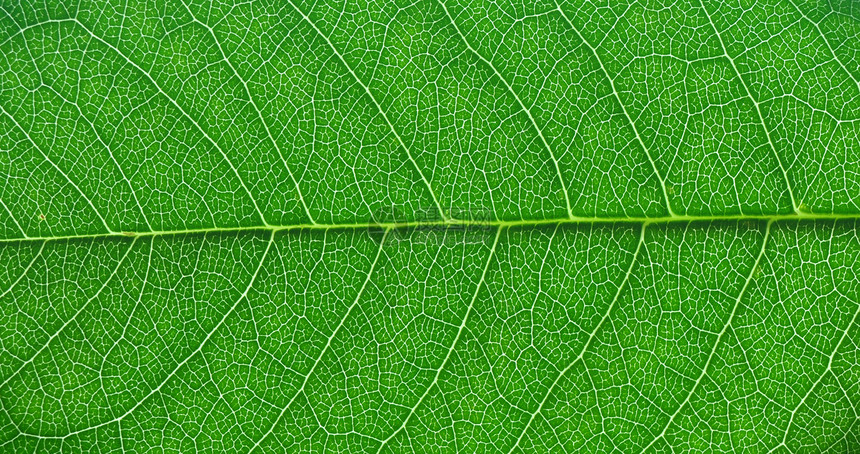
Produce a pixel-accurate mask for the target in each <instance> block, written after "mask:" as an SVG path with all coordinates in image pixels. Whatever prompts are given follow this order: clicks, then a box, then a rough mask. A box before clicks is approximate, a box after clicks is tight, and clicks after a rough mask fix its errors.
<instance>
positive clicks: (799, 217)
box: [0, 213, 860, 243]
mask: <svg viewBox="0 0 860 454" xmlns="http://www.w3.org/2000/svg"><path fill="white" fill-rule="evenodd" d="M805 220H812V221H815V220H820V221H837V220H860V213H856V214H814V213H800V214H795V213H791V214H774V215H719V216H687V215H677V216H662V217H571V218H556V219H529V220H512V221H503V220H489V221H483V220H466V219H449V220H428V221H406V222H373V221H371V222H359V223H343V224H293V225H253V226H236V227H212V228H201V229H185V230H164V231H151V232H130V231H121V232H103V233H92V234H80V235H60V236H38V237H32V236H30V237H23V238H3V239H0V243H11V242H21V241H48V240H70V239H84V238H102V237H127V238H134V237H139V236H164V235H182V234H199V233H217V232H241V231H275V232H277V231H281V230H344V229H380V230H388V229H433V228H452V227H453V228H456V227H462V228H466V227H476V228H479V227H487V228H494V227H530V226H531V227H538V226H543V225H555V224H619V223H624V224H669V223H676V222H680V223H694V222H720V221H726V222H742V221H752V222H756V221H761V222H768V221H773V222H780V221H805Z"/></svg>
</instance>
